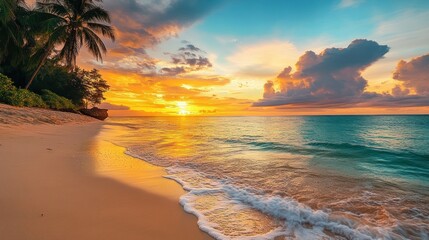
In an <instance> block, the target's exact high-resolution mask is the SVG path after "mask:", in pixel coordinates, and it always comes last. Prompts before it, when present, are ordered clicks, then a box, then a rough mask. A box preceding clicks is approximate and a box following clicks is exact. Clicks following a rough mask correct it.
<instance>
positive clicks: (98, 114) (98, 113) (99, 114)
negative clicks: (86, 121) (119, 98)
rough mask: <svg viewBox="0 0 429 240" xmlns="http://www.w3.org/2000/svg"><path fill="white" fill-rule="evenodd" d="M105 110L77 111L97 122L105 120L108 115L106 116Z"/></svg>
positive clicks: (94, 108) (96, 108)
mask: <svg viewBox="0 0 429 240" xmlns="http://www.w3.org/2000/svg"><path fill="white" fill-rule="evenodd" d="M107 111H108V110H107V109H101V108H98V107H93V108H91V109H85V108H84V109H81V110H79V112H81V113H82V114H84V115H87V116H90V117H93V118H96V119H99V120H104V119H106V118H107V117H108V116H109V115H108V114H107Z"/></svg>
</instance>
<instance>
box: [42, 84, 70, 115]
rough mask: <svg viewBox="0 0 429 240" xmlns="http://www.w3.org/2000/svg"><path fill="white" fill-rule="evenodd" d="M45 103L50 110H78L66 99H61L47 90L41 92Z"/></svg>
mask: <svg viewBox="0 0 429 240" xmlns="http://www.w3.org/2000/svg"><path fill="white" fill-rule="evenodd" d="M41 93H42V99H43V101H44V102H45V103H46V104H47V105H48V107H49V108H52V109H57V110H63V109H76V106H75V105H74V104H73V103H72V101H70V100H69V99H67V98H65V97H61V96H59V95H57V94H55V93H53V92H51V91H49V90H47V89H43V90H42V91H41Z"/></svg>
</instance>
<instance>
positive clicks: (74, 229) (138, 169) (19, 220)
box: [0, 116, 211, 240]
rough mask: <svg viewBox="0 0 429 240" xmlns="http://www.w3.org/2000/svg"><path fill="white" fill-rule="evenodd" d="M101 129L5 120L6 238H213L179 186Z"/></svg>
mask: <svg viewBox="0 0 429 240" xmlns="http://www.w3.org/2000/svg"><path fill="white" fill-rule="evenodd" d="M9 117H11V118H12V117H13V116H9ZM102 128H103V123H102V122H98V121H95V122H91V123H84V124H82V123H78V122H73V123H67V124H64V125H59V126H58V125H46V124H41V125H33V124H25V125H22V124H19V125H10V124H0V133H1V134H0V156H2V157H1V160H0V212H1V213H2V214H0V237H1V238H5V239H12V240H13V239H36V240H37V239H211V237H210V236H209V235H208V234H206V233H205V232H203V231H201V230H200V229H199V228H198V225H197V218H196V217H195V216H194V215H192V214H189V213H186V212H185V211H184V209H183V208H182V206H181V205H180V204H179V197H180V195H182V194H183V193H184V190H183V189H182V188H181V186H180V185H179V184H178V183H176V182H174V181H172V180H169V179H166V178H164V177H163V176H164V175H165V170H164V169H163V168H161V167H156V166H153V165H151V164H149V163H147V162H145V161H142V160H139V159H135V158H133V157H131V156H128V155H126V154H125V153H124V152H123V148H121V147H119V146H116V145H113V144H111V143H109V142H106V141H104V140H102V139H101V138H100V137H99V134H100V132H101V133H102ZM110 144H111V145H110ZM113 159H115V161H112V160H113ZM118 163H119V164H118ZM130 166H131V168H130Z"/></svg>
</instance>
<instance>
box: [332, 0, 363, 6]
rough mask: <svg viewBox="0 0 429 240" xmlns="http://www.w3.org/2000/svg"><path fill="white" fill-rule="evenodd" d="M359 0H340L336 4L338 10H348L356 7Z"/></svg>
mask: <svg viewBox="0 0 429 240" xmlns="http://www.w3.org/2000/svg"><path fill="white" fill-rule="evenodd" d="M360 2H361V0H341V1H340V3H339V4H338V6H337V7H338V8H349V7H353V6H356V5H358V4H359V3H360Z"/></svg>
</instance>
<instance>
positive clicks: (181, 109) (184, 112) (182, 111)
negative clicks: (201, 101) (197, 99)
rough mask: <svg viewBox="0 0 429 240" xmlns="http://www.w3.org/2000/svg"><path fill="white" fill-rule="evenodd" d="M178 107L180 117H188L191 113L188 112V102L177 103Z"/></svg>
mask: <svg viewBox="0 0 429 240" xmlns="http://www.w3.org/2000/svg"><path fill="white" fill-rule="evenodd" d="M176 105H177V107H178V108H179V112H178V114H179V115H188V114H189V113H190V112H189V111H188V109H187V107H188V103H187V102H183V101H180V102H177V103H176Z"/></svg>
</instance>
